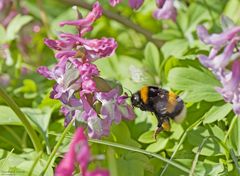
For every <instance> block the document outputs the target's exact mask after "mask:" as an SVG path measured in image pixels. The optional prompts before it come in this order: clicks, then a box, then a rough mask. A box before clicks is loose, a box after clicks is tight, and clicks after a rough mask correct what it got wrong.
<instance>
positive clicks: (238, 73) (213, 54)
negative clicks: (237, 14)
mask: <svg viewBox="0 0 240 176" xmlns="http://www.w3.org/2000/svg"><path fill="white" fill-rule="evenodd" d="M239 32H240V27H235V26H233V27H231V28H228V29H227V30H225V31H224V32H222V33H220V34H212V35H209V34H208V31H207V30H206V28H205V27H203V26H199V27H198V28H197V33H198V37H199V38H200V40H201V41H202V42H204V43H205V44H209V45H211V46H212V49H211V51H210V53H209V56H206V55H199V56H198V58H199V61H200V62H201V63H202V64H203V65H204V66H205V67H207V68H208V69H209V70H211V71H212V72H213V73H214V74H215V76H216V77H217V78H218V79H219V81H220V82H221V84H222V87H218V88H216V90H217V91H218V92H219V93H220V94H221V95H222V96H223V98H224V100H225V101H226V102H229V103H232V104H233V110H234V112H235V113H236V114H237V115H240V61H239V60H238V59H236V58H239V53H236V54H234V49H235V48H237V43H238V42H239V41H240V37H239V36H238V35H239ZM237 50H238V48H237ZM236 56H237V57H236ZM231 58H233V59H234V58H235V61H234V62H233V65H232V70H231V71H230V70H228V69H227V68H226V67H227V66H228V65H229V63H230V61H231V60H230V59H231Z"/></svg>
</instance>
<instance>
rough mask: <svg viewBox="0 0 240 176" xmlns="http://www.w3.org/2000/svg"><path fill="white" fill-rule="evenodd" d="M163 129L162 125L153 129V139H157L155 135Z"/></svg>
mask: <svg viewBox="0 0 240 176" xmlns="http://www.w3.org/2000/svg"><path fill="white" fill-rule="evenodd" d="M162 130H163V128H162V127H157V129H156V130H155V131H154V134H153V137H154V139H155V140H157V135H158V134H159V133H160V132H161V131H162Z"/></svg>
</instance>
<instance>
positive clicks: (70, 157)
mask: <svg viewBox="0 0 240 176" xmlns="http://www.w3.org/2000/svg"><path fill="white" fill-rule="evenodd" d="M91 157H92V156H91V153H90V149H89V146H88V142H87V138H86V136H85V135H84V130H83V128H78V129H77V130H76V132H75V134H74V136H73V139H72V141H71V143H70V146H69V150H68V152H67V153H66V154H65V155H64V158H63V159H62V161H61V162H60V164H59V165H58V166H57V167H56V170H55V175H56V176H72V174H73V171H74V169H75V167H74V165H75V164H78V165H79V167H80V170H81V174H82V176H109V172H108V171H107V170H103V169H96V170H95V171H88V170H87V168H88V164H89V163H90V162H91Z"/></svg>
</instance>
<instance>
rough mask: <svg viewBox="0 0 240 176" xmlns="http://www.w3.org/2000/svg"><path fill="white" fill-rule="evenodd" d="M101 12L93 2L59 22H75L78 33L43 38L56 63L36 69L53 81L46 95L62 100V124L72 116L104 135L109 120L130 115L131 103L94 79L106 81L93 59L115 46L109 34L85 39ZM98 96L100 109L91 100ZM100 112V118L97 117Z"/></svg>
mask: <svg viewBox="0 0 240 176" xmlns="http://www.w3.org/2000/svg"><path fill="white" fill-rule="evenodd" d="M101 14H102V8H101V6H100V4H99V3H98V2H96V3H95V4H94V5H93V9H92V11H91V12H90V13H89V14H88V15H87V16H86V17H85V18H83V19H79V20H75V21H65V22H62V23H61V25H62V26H63V25H74V26H76V28H77V30H78V33H77V34H69V33H61V34H60V35H59V39H57V40H52V39H45V40H44V43H45V44H46V45H47V46H48V47H49V48H51V49H53V50H55V51H56V54H55V57H56V58H57V61H58V63H57V64H56V65H55V66H53V68H52V69H48V68H47V67H39V68H38V70H37V71H38V73H40V74H41V75H43V76H44V77H46V78H47V79H50V80H55V81H56V84H55V85H54V87H53V90H52V92H51V95H50V97H51V98H53V99H58V100H60V101H61V102H62V108H61V112H63V114H64V115H65V117H66V118H65V122H64V125H65V126H66V125H67V124H68V123H69V122H70V121H71V119H75V120H76V121H77V122H79V123H80V124H84V125H85V126H87V128H88V135H89V136H90V137H92V138H101V136H106V135H108V134H109V128H110V127H111V124H112V123H113V122H115V123H119V122H120V121H121V120H122V119H123V118H125V119H133V118H134V114H133V111H132V109H131V107H130V106H129V105H128V104H127V103H126V102H125V100H124V99H122V98H121V95H120V94H119V91H118V90H116V89H115V88H111V87H110V86H107V87H108V89H109V90H106V89H102V88H101V84H98V85H97V83H96V81H95V79H96V78H99V79H101V80H102V81H103V82H104V84H107V82H106V81H105V80H104V79H102V78H100V77H99V70H98V68H97V66H96V65H95V64H94V63H93V62H94V61H95V60H97V59H100V58H103V57H107V56H110V55H112V54H113V53H114V51H115V49H116V48H117V43H116V41H115V40H114V39H113V38H106V37H103V38H101V39H86V38H84V37H83V34H84V33H85V32H89V31H90V29H91V30H92V29H93V27H92V24H93V22H94V21H95V20H97V19H98V18H99V17H100V16H101ZM102 90H104V91H105V92H102ZM96 95H99V96H96ZM110 95H111V96H113V97H110V98H107V99H109V100H107V99H106V97H108V96H110ZM96 97H100V98H101V99H98V98H96ZM102 100H104V103H102V105H101V106H102V107H101V109H102V111H101V112H96V110H95V109H94V104H100V102H101V101H102ZM111 103H112V104H111ZM111 107H113V108H114V109H115V110H116V112H115V113H113V111H112V110H111V109H109V108H111ZM101 116H103V117H104V118H100V117H101ZM79 123H76V124H79Z"/></svg>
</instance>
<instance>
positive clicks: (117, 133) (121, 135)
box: [111, 122, 141, 147]
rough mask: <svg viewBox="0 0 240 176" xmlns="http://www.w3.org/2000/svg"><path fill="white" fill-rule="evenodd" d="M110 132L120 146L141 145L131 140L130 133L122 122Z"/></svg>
mask: <svg viewBox="0 0 240 176" xmlns="http://www.w3.org/2000/svg"><path fill="white" fill-rule="evenodd" d="M111 132H112V134H113V136H114V138H115V140H116V142H118V143H120V144H125V145H129V146H133V147H140V146H141V145H140V144H139V143H138V142H137V141H135V140H133V139H132V138H131V134H130V131H129V129H128V127H127V125H126V124H125V123H124V122H121V123H120V124H118V125H113V126H112V127H111Z"/></svg>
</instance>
